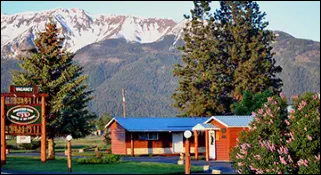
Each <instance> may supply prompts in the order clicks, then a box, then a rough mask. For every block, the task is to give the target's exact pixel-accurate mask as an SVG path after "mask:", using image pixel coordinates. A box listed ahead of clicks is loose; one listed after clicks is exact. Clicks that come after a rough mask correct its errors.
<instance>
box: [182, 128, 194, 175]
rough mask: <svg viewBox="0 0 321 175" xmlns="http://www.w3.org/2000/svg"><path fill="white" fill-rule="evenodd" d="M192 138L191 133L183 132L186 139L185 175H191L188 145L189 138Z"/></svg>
mask: <svg viewBox="0 0 321 175" xmlns="http://www.w3.org/2000/svg"><path fill="white" fill-rule="evenodd" d="M191 136H192V132H191V131H189V130H186V131H185V132H184V137H185V138H186V141H185V174H190V173H191V157H190V154H189V152H190V145H189V140H188V139H189V138H190V137H191Z"/></svg>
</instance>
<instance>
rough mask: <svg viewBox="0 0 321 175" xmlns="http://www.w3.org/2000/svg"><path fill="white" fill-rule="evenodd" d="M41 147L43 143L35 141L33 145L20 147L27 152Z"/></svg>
mask: <svg viewBox="0 0 321 175" xmlns="http://www.w3.org/2000/svg"><path fill="white" fill-rule="evenodd" d="M40 146H41V141H40V140H33V141H31V143H22V144H19V147H20V148H22V149H25V150H34V149H38V148H40Z"/></svg>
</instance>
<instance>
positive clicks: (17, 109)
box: [0, 86, 48, 165]
mask: <svg viewBox="0 0 321 175" xmlns="http://www.w3.org/2000/svg"><path fill="white" fill-rule="evenodd" d="M45 97H48V94H45V93H39V92H38V87H37V86H10V87H9V93H1V132H0V133H1V165H4V164H6V152H5V151H6V147H7V146H6V139H5V138H6V135H7V134H8V135H14V136H18V137H17V142H19V143H30V142H31V139H30V136H41V149H40V150H41V151H40V152H41V158H40V159H41V161H42V162H46V108H45V106H46V102H45Z"/></svg>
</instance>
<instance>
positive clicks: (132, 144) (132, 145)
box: [130, 133, 135, 157]
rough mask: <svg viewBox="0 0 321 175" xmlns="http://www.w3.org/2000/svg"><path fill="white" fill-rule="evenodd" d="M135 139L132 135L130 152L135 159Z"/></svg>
mask: <svg viewBox="0 0 321 175" xmlns="http://www.w3.org/2000/svg"><path fill="white" fill-rule="evenodd" d="M134 149H135V148H134V137H133V133H130V151H131V156H132V157H134V156H135V153H134Z"/></svg>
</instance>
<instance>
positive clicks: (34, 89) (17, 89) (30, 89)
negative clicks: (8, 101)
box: [9, 86, 38, 93]
mask: <svg viewBox="0 0 321 175" xmlns="http://www.w3.org/2000/svg"><path fill="white" fill-rule="evenodd" d="M9 92H30V93H38V87H37V86H10V87H9Z"/></svg>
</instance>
